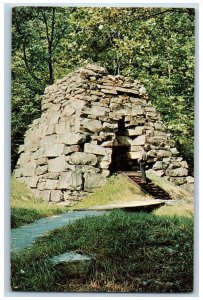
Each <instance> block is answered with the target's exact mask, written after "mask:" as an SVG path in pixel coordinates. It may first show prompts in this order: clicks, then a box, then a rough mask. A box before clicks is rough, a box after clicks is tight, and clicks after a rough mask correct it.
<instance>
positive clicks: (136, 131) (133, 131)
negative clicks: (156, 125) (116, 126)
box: [127, 126, 144, 136]
mask: <svg viewBox="0 0 203 300" xmlns="http://www.w3.org/2000/svg"><path fill="white" fill-rule="evenodd" d="M143 130H144V126H136V127H135V129H128V130H127V132H128V135H129V136H135V135H142V133H143Z"/></svg>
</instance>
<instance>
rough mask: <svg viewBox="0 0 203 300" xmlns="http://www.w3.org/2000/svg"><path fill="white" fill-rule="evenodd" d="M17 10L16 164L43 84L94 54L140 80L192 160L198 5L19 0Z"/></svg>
mask: <svg viewBox="0 0 203 300" xmlns="http://www.w3.org/2000/svg"><path fill="white" fill-rule="evenodd" d="M12 18H13V22H12V42H13V44H12V168H14V166H15V163H16V160H17V157H18V154H17V150H18V146H19V145H20V144H22V143H23V135H24V133H25V131H26V129H27V126H28V125H29V124H30V123H31V121H32V120H33V119H35V118H37V117H38V116H39V115H40V113H41V112H40V104H41V95H42V94H43V91H44V88H45V87H46V86H47V85H49V84H52V83H53V82H54V80H56V79H58V78H61V77H63V76H64V75H66V74H67V73H69V72H71V71H72V70H74V69H75V68H77V67H80V66H82V65H84V64H86V63H88V62H95V63H98V64H100V65H102V66H105V67H106V68H107V70H108V71H109V73H110V74H113V75H115V74H122V75H124V76H131V77H133V78H137V79H139V80H141V82H142V83H143V84H144V85H145V86H146V88H147V91H148V94H149V96H150V98H151V100H152V103H153V105H155V106H156V108H157V110H158V111H159V112H160V114H161V116H162V119H163V121H164V122H165V123H166V125H167V127H168V130H169V131H170V132H171V134H172V135H173V138H174V139H175V140H176V142H177V145H178V147H179V149H180V150H181V152H182V154H183V156H185V158H186V159H188V160H189V161H190V162H191V163H192V161H193V143H194V132H193V130H194V126H193V125H194V124H193V123H194V38H195V37H194V29H195V27H194V18H195V11H194V9H190V8H146V7H145V8H141V7H138V8H92V7H88V8H86V7H84V8H82V7H15V8H13V16H12Z"/></svg>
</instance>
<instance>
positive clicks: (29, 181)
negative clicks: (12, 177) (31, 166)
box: [26, 176, 39, 188]
mask: <svg viewBox="0 0 203 300" xmlns="http://www.w3.org/2000/svg"><path fill="white" fill-rule="evenodd" d="M38 180H39V177H38V176H33V177H28V178H27V179H26V183H27V184H28V186H29V187H31V188H36V187H37V183H38Z"/></svg>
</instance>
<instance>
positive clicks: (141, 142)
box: [131, 135, 145, 146]
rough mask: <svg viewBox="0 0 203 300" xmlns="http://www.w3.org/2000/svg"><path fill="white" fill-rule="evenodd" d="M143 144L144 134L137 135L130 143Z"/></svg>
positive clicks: (134, 144)
mask: <svg viewBox="0 0 203 300" xmlns="http://www.w3.org/2000/svg"><path fill="white" fill-rule="evenodd" d="M144 144H145V135H140V136H138V137H137V138H135V139H134V140H133V141H132V143H131V145H133V146H141V145H144Z"/></svg>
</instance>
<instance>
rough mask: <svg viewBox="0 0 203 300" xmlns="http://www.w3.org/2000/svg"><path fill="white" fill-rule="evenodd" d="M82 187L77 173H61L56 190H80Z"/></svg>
mask: <svg viewBox="0 0 203 300" xmlns="http://www.w3.org/2000/svg"><path fill="white" fill-rule="evenodd" d="M81 185H82V174H81V173H79V172H66V173H61V175H60V177H59V183H58V189H67V190H80V189H81Z"/></svg>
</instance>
